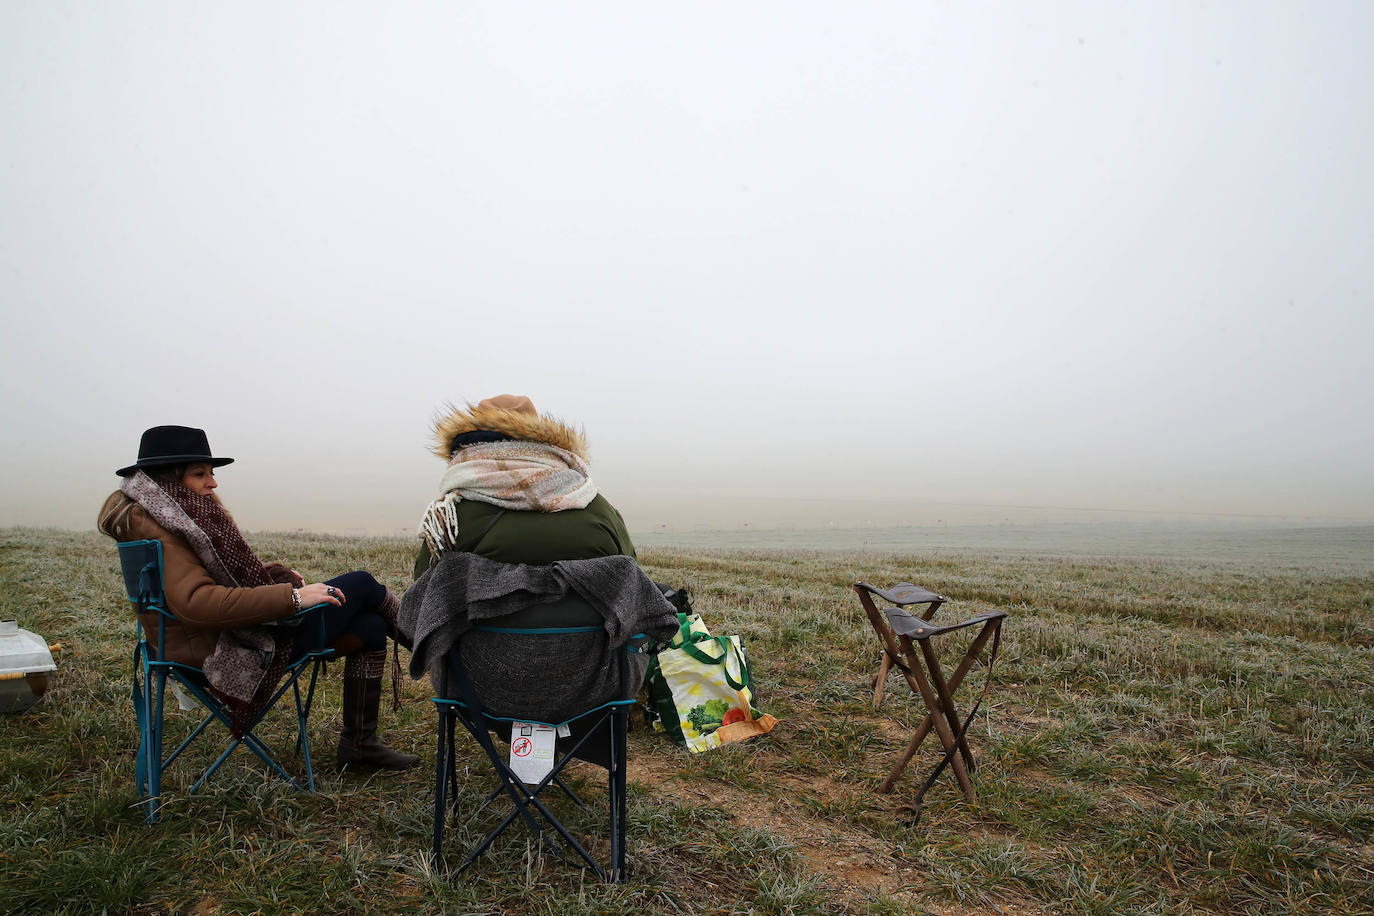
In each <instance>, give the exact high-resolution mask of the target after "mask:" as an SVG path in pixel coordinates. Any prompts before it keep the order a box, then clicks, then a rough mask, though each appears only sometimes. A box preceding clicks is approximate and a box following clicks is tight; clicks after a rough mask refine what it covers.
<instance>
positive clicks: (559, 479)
mask: <svg viewBox="0 0 1374 916" xmlns="http://www.w3.org/2000/svg"><path fill="white" fill-rule="evenodd" d="M439 493H440V496H439V498H438V499H436V500H435V501H434V502H432V503H430V504H429V508H428V509H426V510H425V514H424V516H423V517H422V518H421V519H420V527H419V531H418V532H417V534H418V535H419V536H420V537H421V538H422V539H423V540H424V542H425V543H426V544H427V545H429V552H430V554H431V555H432V556H434V557H436V558H437V557H438V556H439V554H440V553H442V552H443V551H445V550H452V549H454V548H455V547H456V546H457V544H458V503H460V502H461V501H463V500H465V499H475V500H477V501H478V502H484V503H490V504H491V505H493V506H499V507H500V508H502V509H514V510H516V511H524V512H530V511H534V512H563V511H565V510H567V509H585V508H586V507H587V504H588V503H590V502H591V501H592V500H593V499H595V498H596V493H597V490H596V484H595V483H593V482H592V479H591V477H590V476H589V475H588V472H587V463H586V462H585V461H583V460H582V459H581V458H579V457H578V456H577V455H574V454H573V453H572V452H569V451H565V450H564V449H561V448H558V447H557V446H555V445H549V444H548V443H546V442H524V441H517V440H513V441H508V442H482V443H478V444H476V445H469V446H467V447H465V448H461V449H459V450H458V451H457V452H455V453H454V455H453V458H452V459H451V460H450V461H449V465H448V470H447V471H445V472H444V476H443V479H442V480H440V482H439Z"/></svg>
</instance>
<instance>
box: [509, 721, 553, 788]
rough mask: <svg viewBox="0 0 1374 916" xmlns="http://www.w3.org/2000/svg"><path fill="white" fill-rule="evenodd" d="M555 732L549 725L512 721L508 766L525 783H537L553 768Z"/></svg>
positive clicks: (531, 784)
mask: <svg viewBox="0 0 1374 916" xmlns="http://www.w3.org/2000/svg"><path fill="white" fill-rule="evenodd" d="M556 740H557V732H556V731H555V729H554V728H553V727H552V726H550V725H539V724H538V723H535V722H512V723H511V727H510V768H511V771H512V772H513V773H515V775H516V776H519V777H520V781H521V782H523V783H525V784H526V785H530V786H533V785H538V784H539V782H540V781H542V780H543V778H544V777H545V776H547V775H549V771H550V770H552V769H553V746H554V742H555V741H556Z"/></svg>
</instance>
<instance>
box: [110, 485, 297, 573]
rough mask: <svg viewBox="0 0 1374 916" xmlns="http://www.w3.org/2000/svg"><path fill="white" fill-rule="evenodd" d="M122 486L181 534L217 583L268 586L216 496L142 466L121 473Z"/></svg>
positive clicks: (160, 521)
mask: <svg viewBox="0 0 1374 916" xmlns="http://www.w3.org/2000/svg"><path fill="white" fill-rule="evenodd" d="M119 489H121V490H123V491H124V493H125V494H126V495H128V497H129V498H130V499H132V500H133V501H134V502H136V503H138V504H139V505H140V506H142V507H143V511H145V512H147V513H148V514H149V515H150V516H152V518H153V521H155V522H157V523H158V524H159V525H161V526H162V527H163V528H166V529H167V530H168V531H170V532H172V533H173V534H179V535H181V536H182V537H184V538H186V541H187V543H189V544H190V545H191V549H192V550H194V551H195V552H196V556H197V557H199V558H200V562H201V563H203V564H204V565H205V570H206V572H208V573H210V578H211V579H214V580H215V584H216V585H227V586H229V587H231V588H251V587H252V586H254V585H272V584H273V582H272V576H271V575H270V574H269V573H268V572H267V567H266V566H263V565H262V561H261V560H259V559H258V556H257V554H255V553H253V548H251V547H249V546H248V542H247V541H245V540H244V539H243V534H242V532H240V531H239V526H238V525H236V524H234V520H233V519H232V518H230V517H229V513H228V512H227V511H225V509H224V506H222V505H221V504H220V501H219V500H217V499H215V498H214V497H213V496H203V495H201V494H200V493H197V492H196V491H194V490H192V489H191V488H190V487H185V486H182V485H181V484H180V483H177V482H175V481H162V480H154V479H153V478H151V477H149V476H148V475H147V474H145V473H143V472H142V471H137V472H135V473H133V474H130V475H129V476H128V477H125V478H124V483H123V485H121V486H120V488H119Z"/></svg>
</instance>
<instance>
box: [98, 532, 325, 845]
mask: <svg viewBox="0 0 1374 916" xmlns="http://www.w3.org/2000/svg"><path fill="white" fill-rule="evenodd" d="M118 546H119V565H120V567H121V569H122V571H123V573H124V587H125V589H126V591H127V592H128V595H129V600H130V601H131V602H133V604H134V605H135V606H136V607H137V609H138V610H139V611H142V612H145V613H156V614H157V615H158V616H157V620H158V624H157V633H156V635H155V637H154V636H153V634H149V633H147V632H145V631H144V628H143V624H142V622H141V621H139V622H137V623H136V627H137V630H136V633H137V640H138V641H137V643H136V644H135V646H134V672H133V674H134V677H133V690H132V696H133V701H134V712H135V715H136V716H137V719H138V736H139V744H138V760H137V765H136V767H135V778H136V779H137V781H138V794H139V801H140V804H142V805H145V806H146V808H147V818H148V823H150V824H151V823H154V822H155V821H156V820H157V818H158V813H159V809H160V808H161V795H162V774H163V772H164V771H166V769H167V768H168V767H169V766H171V765H172V762H173V761H175V760H176V759H177V758H178V757H179V756H181V753H182V752H183V751H185V750H186V749H187V748H188V747H190V745H191V743H192V742H193V741H195V740H196V739H197V738H198V737H200V735H201V733H202V732H204V731H205V730H206V729H207V728H209V726H210V725H211V723H213V722H216V721H218V722H219V723H220V724H221V725H223V726H224V727H225V729H226V730H229V729H230V727H231V726H230V713H229V710H228V708H227V707H226V706H225V704H224V703H223V702H222V701H221V700H219V699H218V698H216V697H215V695H214V694H213V693H211V692H210V690H209V685H208V682H207V681H206V679H205V673H204V671H202V670H201V669H200V668H197V667H195V666H193V665H183V664H180V663H179V662H170V661H163V660H162V659H163V657H164V655H165V641H166V627H165V622H166V621H167V620H169V619H170V620H175V619H176V615H174V614H173V613H172V612H171V611H169V610H167V605H166V599H165V597H164V582H163V569H162V542H161V541H155V540H139V541H124V542H121V543H120V544H119V545H118ZM321 607H323V605H316V606H315V607H311V608H306V609H305V610H302V611H301V612H300V613H298V614H295V615H293V616H292V617H290V618H287V619H288V620H297V621H299V626H301V627H302V628H304V627H318V628H319V629H318V630H317V631H316V640H315V644H316V645H318V646H323V645H324V640H323V637H324V619H323V617H322V615H320V614H318V613H315V611H317V610H318V609H319V608H321ZM135 620H136V621H138V618H137V616H135ZM150 637H151V638H155V639H156V647H155V648H154V646H153V645H151V644H150V642H149V640H150ZM334 655H335V653H334V650H332V649H329V648H319V649H316V650H313V651H307V652H304V653H302V654H301V656H300V657H299V658H297V659H295V660H294V661H292V662H291V663H290V664H289V665H287V667H286V672H285V674H284V676H283V677H282V681H281V684H280V685H279V686H278V688H277V690H276V691H275V692H274V693H273V694H272V696H271V698H270V699H269V700H268V702H267V704H266V705H265V706H264V707H263V708H262V710H261V711H260V712H259V713H258V714H257V715H256V716H255V717H254V718H253V719H252V720H251V721H250V722H249V723H248V726H247V728H246V729H245V731H244V733H243V735H242V737H238V738H232V735H231V738H232V740H231V741H230V742H229V746H228V747H226V748H225V749H224V751H223V752H222V753H220V755H219V757H218V758H216V759H215V761H214V763H212V764H210V766H209V767H208V768H207V769H206V770H205V772H204V773H202V774H201V775H200V778H199V779H197V780H196V782H195V784H194V785H193V786H191V791H190V793H188V794H192V795H194V794H195V792H196V790H198V789H199V788H200V787H201V785H203V784H204V783H205V781H206V780H207V779H209V778H210V777H211V776H213V775H214V773H215V771H216V770H218V769H219V768H220V765H221V764H223V763H224V761H226V760H228V759H229V755H230V754H232V753H233V752H234V751H235V750H236V749H237V748H238V747H239V745H244V746H246V747H247V748H248V749H249V750H250V751H252V752H253V753H254V754H255V755H256V756H257V757H258V758H259V759H261V760H262V761H263V762H264V763H266V764H267V766H268V767H269V768H270V769H271V770H272V771H273V772H274V773H276V774H277V775H278V776H280V777H281V778H282V779H284V780H286V781H287V782H288V783H290V784H291V785H292V786H294V787H296V788H298V789H304V790H305V791H309V792H313V791H315V773H314V770H313V768H312V767H311V762H310V735H309V732H308V731H307V730H306V720H307V719H308V718H309V717H310V706H311V703H312V702H313V701H314V698H315V681H316V678H317V677H318V675H319V670H320V668H321V667H322V666H323V665H324V664H325V662H327V661H329V660H330V659H332V658H333V657H334ZM306 671H309V673H310V677H309V680H308V686H307V688H306V690H305V692H304V696H302V692H301V685H300V680H301V676H302V675H303V674H305V672H306ZM169 677H170V678H171V679H172V681H173V683H174V684H175V685H178V686H180V687H181V688H183V689H184V690H186V691H187V692H189V693H190V694H191V696H193V697H194V698H195V699H196V700H197V701H198V702H199V703H200V704H201V706H203V707H204V708H205V709H206V710H207V714H206V716H205V718H204V719H202V720H201V722H200V724H199V725H197V726H196V727H195V728H194V729H193V730H192V731H191V733H190V735H188V736H187V737H186V739H185V740H183V741H182V742H181V743H180V744H178V745H177V747H176V749H175V750H173V751H172V752H171V753H170V754H168V755H167V756H165V757H164V756H163V754H162V743H163V734H164V723H163V707H164V699H165V694H166V689H167V679H168V678H169ZM288 690H290V691H291V693H292V696H293V697H294V699H295V703H296V728H297V738H296V752H297V753H299V754H300V755H301V757H302V758H303V759H304V762H305V784H304V785H302V784H301V783H300V781H299V780H297V779H294V778H292V777H291V775H290V774H288V773H287V772H286V770H285V769H283V768H282V766H281V764H279V763H278V762H277V760H276V759H275V758H274V757H273V756H272V753H271V751H270V750H269V749H268V747H267V745H266V744H264V743H263V741H262V739H260V738H259V737H258V735H257V734H256V733H255V732H254V729H256V728H257V726H258V723H260V722H261V721H262V720H263V718H264V717H265V716H266V715H267V714H268V713H269V712H271V710H272V709H273V708H274V707H275V706H276V704H277V701H278V700H280V699H281V698H282V696H283V695H284V694H285V693H286V692H287V691H288Z"/></svg>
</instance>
